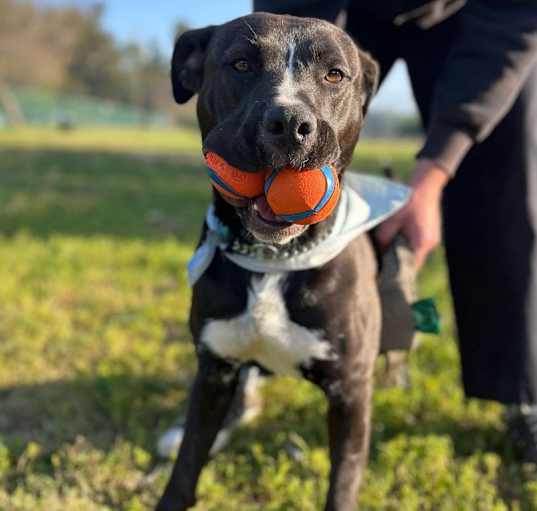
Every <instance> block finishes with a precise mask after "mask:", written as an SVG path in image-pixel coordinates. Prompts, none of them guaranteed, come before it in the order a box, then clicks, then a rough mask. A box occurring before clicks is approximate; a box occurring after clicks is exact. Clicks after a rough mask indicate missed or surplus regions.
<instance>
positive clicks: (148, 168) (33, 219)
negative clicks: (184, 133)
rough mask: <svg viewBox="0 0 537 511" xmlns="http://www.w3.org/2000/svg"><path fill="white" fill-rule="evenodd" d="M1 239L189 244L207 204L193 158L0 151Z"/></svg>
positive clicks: (202, 176)
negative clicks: (101, 238) (173, 240)
mask: <svg viewBox="0 0 537 511" xmlns="http://www.w3.org/2000/svg"><path fill="white" fill-rule="evenodd" d="M0 155H1V158H0V233H1V234H4V235H7V236H11V235H14V234H15V233H17V232H20V231H26V232H28V233H30V234H31V235H34V236H37V237H42V238H47V237H49V236H52V235H55V234H62V235H74V236H79V235H81V236H97V235H105V236H114V237H119V238H137V239H148V240H150V239H159V238H162V237H163V236H167V235H168V236H169V235H174V236H177V237H178V238H179V239H180V240H182V241H188V242H193V241H195V240H196V238H197V235H198V232H199V227H200V222H201V219H202V218H203V214H204V212H205V208H206V205H207V203H208V200H209V196H210V190H209V186H208V185H207V179H206V174H205V168H204V167H203V165H202V164H201V162H199V163H198V161H197V160H195V159H194V158H193V157H192V156H188V155H187V156H184V157H178V156H155V155H132V154H131V155H128V154H120V153H112V152H102V151H99V152H97V151H76V152H75V151H68V150H66V151H59V150H32V151H29V150H27V149H20V150H16V149H10V150H2V151H0Z"/></svg>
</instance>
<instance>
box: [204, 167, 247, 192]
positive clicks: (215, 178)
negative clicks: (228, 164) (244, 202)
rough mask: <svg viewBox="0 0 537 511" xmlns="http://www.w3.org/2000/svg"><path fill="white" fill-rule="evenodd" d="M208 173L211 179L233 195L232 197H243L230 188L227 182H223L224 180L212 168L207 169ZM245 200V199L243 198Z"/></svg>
mask: <svg viewBox="0 0 537 511" xmlns="http://www.w3.org/2000/svg"><path fill="white" fill-rule="evenodd" d="M207 173H208V174H209V178H210V179H211V180H212V181H214V182H215V183H216V184H218V186H220V187H222V188H223V189H224V190H226V192H229V193H231V194H232V195H236V196H237V197H243V195H241V194H240V193H238V192H236V191H235V190H233V188H231V186H229V185H228V184H227V183H226V182H225V181H223V180H222V178H221V177H220V176H219V175H218V174H217V173H216V172H214V171H213V169H211V168H210V167H208V168H207ZM243 198H244V197H243Z"/></svg>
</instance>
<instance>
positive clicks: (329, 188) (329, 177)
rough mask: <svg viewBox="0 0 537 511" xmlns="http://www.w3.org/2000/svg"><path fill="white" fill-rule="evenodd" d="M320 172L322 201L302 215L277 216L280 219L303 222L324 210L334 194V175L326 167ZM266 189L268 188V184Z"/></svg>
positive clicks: (273, 175)
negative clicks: (322, 175)
mask: <svg viewBox="0 0 537 511" xmlns="http://www.w3.org/2000/svg"><path fill="white" fill-rule="evenodd" d="M275 172H276V171H274V172H273V173H272V174H271V175H270V177H269V179H270V178H272V180H273V179H274V177H275ZM321 172H322V173H323V174H324V177H325V179H326V192H325V193H324V195H323V197H322V199H321V200H320V201H319V204H317V205H316V206H315V207H314V208H313V209H310V210H308V211H303V212H302V213H293V214H292V215H279V216H280V217H281V218H283V219H284V220H286V221H287V222H296V221H297V220H304V219H305V218H308V217H309V216H311V215H314V214H315V213H318V212H319V211H321V209H323V208H324V206H325V204H326V203H327V202H328V201H329V200H330V197H332V194H333V193H334V189H335V188H336V183H335V181H334V174H333V173H332V169H331V168H330V167H329V166H328V165H325V166H324V167H322V168H321ZM272 180H271V182H272ZM267 182H268V181H267ZM268 188H270V183H269V187H268ZM267 190H268V189H267V188H266V187H265V193H267Z"/></svg>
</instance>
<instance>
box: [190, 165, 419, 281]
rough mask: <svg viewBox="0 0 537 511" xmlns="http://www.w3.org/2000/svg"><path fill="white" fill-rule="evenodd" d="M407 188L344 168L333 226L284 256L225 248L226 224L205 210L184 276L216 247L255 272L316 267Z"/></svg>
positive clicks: (195, 271) (198, 271)
mask: <svg viewBox="0 0 537 511" xmlns="http://www.w3.org/2000/svg"><path fill="white" fill-rule="evenodd" d="M410 194H411V191H410V188H408V187H407V186H404V185H402V184H399V183H395V182H393V181H390V180H388V179H384V178H381V177H376V176H370V175H365V174H357V173H351V172H346V173H345V176H344V178H343V185H342V190H341V196H340V199H339V204H338V209H337V212H336V218H335V221H334V225H333V228H332V230H331V232H330V234H329V235H328V236H327V237H326V238H324V239H323V240H322V241H320V242H319V243H318V244H317V245H315V246H314V247H313V248H311V250H308V251H307V252H304V253H299V254H296V255H293V256H292V257H289V258H286V259H266V258H261V257H256V256H255V255H243V254H238V253H236V252H230V251H228V250H226V249H227V248H228V241H226V233H227V227H225V226H224V225H223V224H222V223H221V222H220V220H219V219H218V218H217V217H216V215H215V213H214V207H213V205H212V204H211V205H210V206H209V209H208V211H207V217H206V223H207V228H208V229H207V236H206V238H205V240H204V242H203V243H202V244H201V245H200V247H199V248H198V249H197V250H196V252H195V253H194V255H193V257H192V259H191V260H190V262H189V263H188V280H189V284H190V285H191V286H193V285H194V284H195V283H196V281H197V280H198V279H199V278H200V277H201V276H202V275H203V273H204V272H205V270H206V269H207V268H208V267H209V265H210V264H211V261H212V259H213V257H214V254H215V253H216V249H217V248H219V249H220V250H222V251H223V253H224V255H225V256H226V257H227V258H228V259H230V260H231V261H233V262H234V263H235V264H236V265H238V266H240V267H241V268H244V269H246V270H249V271H252V272H256V273H270V272H289V271H297V270H309V269H312V268H318V267H319V266H322V265H323V264H326V263H327V262H328V261H330V260H332V259H334V258H335V257H336V256H338V255H339V254H340V253H341V252H342V251H343V250H344V249H345V248H346V247H347V245H348V244H349V243H350V242H351V241H352V240H353V239H355V238H356V237H357V236H359V235H360V234H362V233H364V232H366V231H368V230H370V229H372V228H373V227H375V226H376V225H378V224H379V223H381V222H382V221H384V220H385V219H386V218H388V217H390V216H392V215H393V214H394V213H396V212H397V211H398V210H399V209H400V208H401V207H403V206H404V204H405V203H406V202H407V201H408V199H409V197H410Z"/></svg>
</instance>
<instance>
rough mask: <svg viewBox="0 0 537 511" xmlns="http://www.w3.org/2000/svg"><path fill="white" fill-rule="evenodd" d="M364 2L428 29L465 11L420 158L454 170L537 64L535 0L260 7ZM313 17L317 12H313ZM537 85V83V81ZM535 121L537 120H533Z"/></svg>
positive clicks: (305, 1)
mask: <svg viewBox="0 0 537 511" xmlns="http://www.w3.org/2000/svg"><path fill="white" fill-rule="evenodd" d="M353 1H355V2H358V1H361V2H362V3H363V6H362V5H361V6H360V9H361V10H365V11H367V12H368V14H370V15H371V16H374V17H377V18H382V19H386V20H391V21H392V22H393V24H394V29H396V28H397V26H403V25H405V24H414V25H417V26H419V27H421V28H422V29H424V30H427V29H428V28H430V27H431V26H433V25H435V24H437V23H439V22H441V21H443V20H444V19H446V18H447V17H449V16H452V15H453V14H455V13H456V12H459V11H460V13H459V16H460V23H461V31H460V34H459V36H458V38H457V40H456V41H455V43H454V45H453V48H452V50H451V53H450V55H449V57H448V60H447V62H446V65H445V67H444V72H443V75H442V77H441V79H440V80H439V82H438V83H439V86H438V87H437V90H436V96H435V99H434V103H433V108H432V117H431V122H430V123H429V130H428V133H427V137H426V140H425V144H424V146H423V148H422V150H421V151H420V153H419V156H422V157H427V158H431V159H433V160H435V161H436V162H437V163H438V164H440V165H441V166H442V167H444V168H445V169H446V170H447V171H448V172H449V173H450V174H453V173H454V172H455V171H456V169H457V167H458V165H459V163H460V162H461V160H462V159H463V158H464V156H465V155H466V153H467V152H468V150H469V149H470V147H471V146H472V145H473V144H475V143H478V142H481V141H482V140H484V139H485V138H486V137H487V136H488V135H489V133H490V132H491V131H492V130H493V129H494V127H495V126H496V125H497V123H498V122H499V121H500V120H501V119H502V118H503V117H504V115H505V114H506V113H507V112H508V111H509V110H510V108H511V107H512V105H513V103H514V101H515V99H516V98H517V96H518V94H519V92H520V90H521V88H522V86H523V85H524V83H525V81H526V78H527V77H528V74H529V72H530V71H531V70H532V68H533V66H534V65H535V64H537V0H467V1H464V0H434V1H424V0H378V1H377V2H371V1H366V0H329V1H327V0H284V1H277V0H255V1H254V4H255V9H256V10H258V11H259V10H265V11H269V12H279V13H285V12H287V13H293V14H297V15H304V16H307V15H308V11H312V10H313V9H315V11H316V15H317V16H319V17H321V16H322V14H323V11H324V10H326V11H327V13H326V14H327V17H328V10H330V11H331V12H332V13H333V12H334V8H335V5H334V4H338V7H339V8H340V9H342V10H344V9H345V7H346V5H348V3H349V2H353ZM310 15H311V14H310ZM535 86H536V87H537V84H536V85H535ZM535 122H536V123H537V119H536V121H535Z"/></svg>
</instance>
